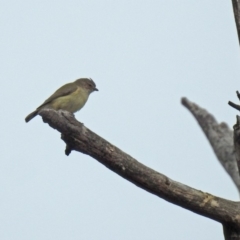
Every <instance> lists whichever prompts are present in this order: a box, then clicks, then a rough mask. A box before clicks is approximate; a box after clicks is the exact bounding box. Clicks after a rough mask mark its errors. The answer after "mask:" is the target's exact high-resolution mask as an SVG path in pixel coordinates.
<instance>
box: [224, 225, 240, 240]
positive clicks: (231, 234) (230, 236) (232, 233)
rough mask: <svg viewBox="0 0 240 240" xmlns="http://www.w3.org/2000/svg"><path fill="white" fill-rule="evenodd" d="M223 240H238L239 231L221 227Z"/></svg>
mask: <svg viewBox="0 0 240 240" xmlns="http://www.w3.org/2000/svg"><path fill="white" fill-rule="evenodd" d="M223 233H224V238H225V240H240V230H239V229H236V228H234V227H232V226H228V225H223Z"/></svg>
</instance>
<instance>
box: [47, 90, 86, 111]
mask: <svg viewBox="0 0 240 240" xmlns="http://www.w3.org/2000/svg"><path fill="white" fill-rule="evenodd" d="M88 96H89V94H88V92H87V91H84V89H81V88H79V87H78V88H77V90H76V91H75V92H73V93H71V94H69V95H67V96H63V97H59V98H57V99H55V100H53V101H52V103H51V107H52V108H54V109H56V110H59V109H62V110H66V111H68V112H71V113H74V112H77V111H79V110H80V109H81V108H82V107H83V106H84V105H85V103H86V102H87V100H88Z"/></svg>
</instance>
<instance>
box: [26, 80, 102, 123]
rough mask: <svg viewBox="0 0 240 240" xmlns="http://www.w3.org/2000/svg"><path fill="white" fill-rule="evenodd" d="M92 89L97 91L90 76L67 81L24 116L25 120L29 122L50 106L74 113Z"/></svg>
mask: <svg viewBox="0 0 240 240" xmlns="http://www.w3.org/2000/svg"><path fill="white" fill-rule="evenodd" d="M94 91H98V89H97V88H96V84H95V83H94V81H93V80H92V79H91V78H79V79H77V80H76V81H74V82H71V83H67V84H65V85H63V86H62V87H60V88H59V89H58V90H57V91H56V92H55V93H53V94H52V95H51V96H50V97H49V98H48V99H47V100H46V101H45V102H44V103H43V104H42V105H40V106H39V107H38V108H37V109H36V110H35V111H33V112H32V113H30V114H29V115H28V116H27V117H26V118H25V121H26V122H29V121H30V120H31V119H32V118H34V117H36V116H37V114H38V113H39V111H40V110H42V109H44V108H51V109H54V110H60V109H62V110H66V111H68V112H71V113H75V112H77V111H78V110H80V109H81V108H82V107H83V106H84V105H85V103H86V102H87V100H88V97H89V95H90V94H91V93H92V92H94Z"/></svg>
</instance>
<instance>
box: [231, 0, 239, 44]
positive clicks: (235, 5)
mask: <svg viewBox="0 0 240 240" xmlns="http://www.w3.org/2000/svg"><path fill="white" fill-rule="evenodd" d="M232 6H233V12H234V18H235V23H236V27H237V33H238V42H239V44H240V1H239V0H232Z"/></svg>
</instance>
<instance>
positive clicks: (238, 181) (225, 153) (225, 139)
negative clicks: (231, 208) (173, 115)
mask: <svg viewBox="0 0 240 240" xmlns="http://www.w3.org/2000/svg"><path fill="white" fill-rule="evenodd" d="M182 104H183V105H184V106H185V107H186V108H187V109H188V110H189V111H190V112H191V113H192V114H193V116H194V117H195V119H196V120H197V122H198V124H199V126H200V127H201V128H202V130H203V132H204V133H205V135H206V137H207V139H208V141H209V143H210V144H211V146H212V149H213V151H214V153H215V154H216V157H217V159H218V160H219V162H220V163H221V165H222V166H223V168H224V169H225V170H226V172H227V173H228V174H229V176H230V177H231V179H232V180H233V182H234V183H235V185H236V187H237V189H238V191H239V192H240V177H239V173H238V166H237V163H236V155H235V149H234V143H233V131H232V130H231V129H230V128H229V127H228V126H227V124H226V123H220V124H219V123H218V122H217V121H216V120H215V118H214V117H213V116H212V115H211V114H210V113H208V112H207V111H206V110H205V109H203V108H201V107H199V106H198V105H197V104H195V103H192V102H190V101H189V100H187V99H186V98H183V99H182Z"/></svg>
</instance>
